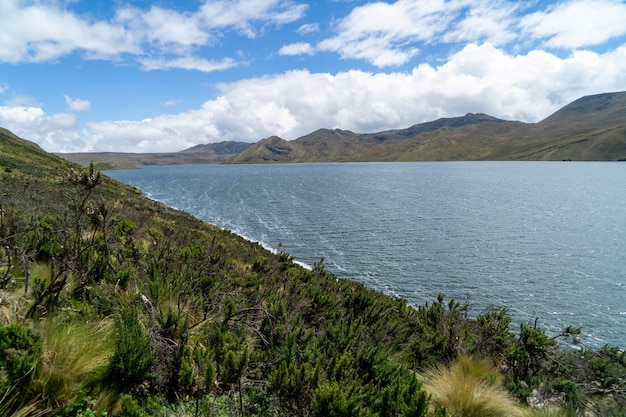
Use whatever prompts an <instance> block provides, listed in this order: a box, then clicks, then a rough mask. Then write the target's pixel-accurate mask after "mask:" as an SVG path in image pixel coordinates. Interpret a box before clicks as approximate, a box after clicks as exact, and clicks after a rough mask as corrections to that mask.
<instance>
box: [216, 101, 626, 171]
mask: <svg viewBox="0 0 626 417" xmlns="http://www.w3.org/2000/svg"><path fill="white" fill-rule="evenodd" d="M624 159H626V92H621V93H607V94H599V95H594V96H586V97H583V98H580V99H578V100H576V101H574V102H573V103H571V104H569V105H567V106H565V107H564V108H562V109H560V110H559V111H557V112H556V113H554V114H552V115H551V116H549V117H548V118H546V119H544V120H542V121H541V122H539V123H522V122H516V121H505V120H501V119H496V118H494V117H491V116H487V115H484V114H472V113H469V114H467V115H465V116H462V117H455V118H445V119H439V120H436V121H433V122H428V123H422V124H418V125H414V126H411V127H409V128H407V129H402V130H391V131H386V132H379V133H375V134H355V133H352V132H345V131H341V130H333V131H330V130H327V129H322V130H318V131H316V132H313V133H311V134H309V135H307V136H303V137H301V138H299V139H296V140H294V141H285V140H283V139H280V138H277V137H271V138H268V139H264V140H261V141H260V142H258V143H256V144H255V145H253V146H251V147H250V148H248V149H246V150H245V151H244V152H242V153H240V154H238V155H236V156H234V157H232V158H231V159H230V160H229V161H228V162H230V163H272V162H321V161H326V162H339V161H451V160H624Z"/></svg>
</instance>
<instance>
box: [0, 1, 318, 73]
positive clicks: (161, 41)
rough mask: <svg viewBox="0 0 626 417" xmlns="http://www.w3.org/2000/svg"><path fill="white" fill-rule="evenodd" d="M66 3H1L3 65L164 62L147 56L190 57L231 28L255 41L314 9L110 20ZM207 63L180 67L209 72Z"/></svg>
mask: <svg viewBox="0 0 626 417" xmlns="http://www.w3.org/2000/svg"><path fill="white" fill-rule="evenodd" d="M64 4H65V2H57V1H53V0H47V1H46V0H43V1H38V2H23V1H21V0H3V1H2V2H0V27H2V34H0V62H9V63H22V62H44V61H50V60H56V59H58V58H60V57H63V56H65V55H69V54H71V53H75V52H79V53H84V55H85V56H86V57H87V58H90V59H115V60H119V59H122V58H123V57H125V56H134V57H139V58H140V59H142V60H143V61H146V60H148V61H150V62H152V61H154V62H160V61H159V60H160V59H161V58H150V59H148V58H147V57H148V56H150V57H154V56H155V55H156V56H158V57H160V56H163V55H167V54H175V55H180V56H182V57H185V56H188V55H189V53H190V51H192V50H193V48H197V47H200V46H210V45H212V44H213V43H214V42H216V40H217V39H218V38H219V37H220V36H221V32H222V31H223V30H225V29H226V30H228V29H232V30H234V31H236V32H239V33H241V34H243V35H245V36H247V37H249V38H254V37H255V36H256V35H257V34H258V33H259V32H262V31H263V28H264V26H265V25H282V24H285V23H289V22H293V21H295V20H297V19H299V18H301V17H302V16H303V14H304V12H305V11H306V9H307V7H308V6H307V5H306V4H297V3H294V2H292V1H287V0H237V1H221V0H207V1H205V2H203V4H201V5H200V6H199V7H198V9H196V10H195V11H189V12H179V11H176V10H173V9H166V8H162V7H157V6H152V7H151V8H149V9H147V10H144V9H139V8H136V7H130V6H124V7H120V8H118V9H116V10H115V13H114V17H113V18H111V19H110V20H108V21H104V20H95V19H94V18H92V17H90V16H87V15H84V16H83V15H80V14H77V13H74V12H72V11H70V10H69V9H66V8H62V5H64ZM181 59H182V58H181ZM174 62H176V61H174ZM207 62H209V61H207ZM207 62H204V63H200V65H187V66H178V67H179V68H187V67H189V69H199V68H200V70H204V69H202V68H206V67H207V65H206V63H207ZM209 66H210V65H209ZM144 68H149V69H160V68H161V66H159V65H144Z"/></svg>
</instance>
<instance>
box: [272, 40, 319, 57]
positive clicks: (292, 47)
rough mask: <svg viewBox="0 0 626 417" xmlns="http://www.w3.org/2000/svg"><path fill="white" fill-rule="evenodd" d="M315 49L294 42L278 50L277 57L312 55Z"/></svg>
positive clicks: (304, 43) (309, 45) (306, 44)
mask: <svg viewBox="0 0 626 417" xmlns="http://www.w3.org/2000/svg"><path fill="white" fill-rule="evenodd" d="M314 52H315V49H314V48H313V46H311V44H309V43H306V42H296V43H290V44H289V45H285V46H283V47H282V48H280V49H279V51H278V55H304V54H307V55H312V54H313V53H314Z"/></svg>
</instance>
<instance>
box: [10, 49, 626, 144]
mask: <svg viewBox="0 0 626 417" xmlns="http://www.w3.org/2000/svg"><path fill="white" fill-rule="evenodd" d="M621 90H626V47H621V48H618V49H616V50H614V51H611V52H608V53H605V54H598V53H595V52H591V51H577V52H575V53H572V54H571V55H570V56H568V57H566V58H560V57H558V56H557V55H554V54H551V53H548V52H545V51H541V50H533V51H530V52H528V53H526V54H519V55H511V54H508V53H506V52H504V51H503V50H502V49H500V48H497V47H495V46H494V45H491V44H488V43H484V44H469V45H467V46H466V47H465V48H463V49H462V50H460V51H459V52H458V53H456V54H454V55H453V56H451V57H450V59H449V60H448V61H447V62H445V63H443V64H442V65H440V66H432V65H428V64H422V65H419V66H417V67H415V68H413V69H412V70H411V71H410V72H391V73H369V72H364V71H357V70H352V71H346V72H340V73H337V74H334V75H333V74H327V73H311V72H309V71H306V70H298V71H289V72H285V73H282V74H278V75H275V76H271V77H269V76H268V77H260V78H251V79H246V80H241V81H237V82H233V83H227V84H221V85H219V91H220V95H219V97H217V98H215V99H214V100H209V101H206V102H205V103H204V104H203V105H202V106H201V107H200V108H197V109H193V110H188V111H185V112H182V113H177V114H169V115H161V116H157V117H154V118H151V119H145V120H139V121H132V120H126V121H104V122H91V123H88V124H87V126H86V127H85V128H84V129H80V131H79V129H78V127H77V126H76V120H75V118H74V117H73V116H72V115H67V114H59V115H46V114H45V113H44V112H43V110H42V109H41V108H33V107H31V108H27V107H14V108H11V107H7V106H5V107H2V108H0V125H3V126H6V127H8V128H9V129H11V128H12V127H13V128H17V129H16V133H18V134H20V133H22V134H23V135H24V137H26V138H29V139H34V140H36V141H37V142H38V143H40V144H41V145H42V146H43V147H44V148H45V149H47V150H51V151H58V150H64V151H85V150H94V151H124V152H161V151H162V152H165V151H179V150H182V149H185V148H188V147H191V146H193V145H196V144H200V143H210V142H218V141H222V140H237V141H246V142H256V141H258V140H260V139H262V138H264V137H268V136H271V135H278V136H281V137H283V138H285V139H295V138H298V137H300V136H302V135H305V134H307V133H310V132H312V131H314V130H316V129H318V128H320V127H327V128H341V129H349V130H352V131H355V132H376V131H380V130H384V129H392V128H401V127H408V126H411V125H413V124H416V123H421V122H425V121H430V120H435V119H437V118H440V117H454V116H460V115H463V114H465V113H468V112H483V113H487V114H490V115H492V116H495V117H500V118H503V119H508V120H521V121H526V122H536V121H539V120H541V119H543V118H545V117H547V116H548V115H550V114H551V113H552V112H554V111H556V110H557V109H559V108H560V107H562V106H564V105H566V104H568V103H569V102H571V101H573V100H575V99H576V98H578V97H580V96H583V95H586V94H596V93H600V92H607V91H621ZM11 112H13V113H12V114H9V113H11ZM79 138H83V139H84V140H79ZM52 139H55V140H56V141H58V142H54V141H52Z"/></svg>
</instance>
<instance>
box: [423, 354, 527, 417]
mask: <svg viewBox="0 0 626 417" xmlns="http://www.w3.org/2000/svg"><path fill="white" fill-rule="evenodd" d="M421 379H422V382H423V386H424V389H425V390H426V391H427V392H428V393H429V394H430V395H431V401H432V403H433V405H435V406H438V407H444V408H445V409H446V412H447V415H448V416H454V417H524V416H526V415H527V412H528V410H527V408H526V407H523V406H521V405H520V404H519V403H517V402H516V401H515V400H514V399H513V398H512V397H511V396H510V395H509V393H508V392H507V391H506V389H504V387H503V386H502V385H501V377H500V375H499V374H498V372H497V371H496V370H495V369H494V368H493V366H491V365H490V364H489V363H488V362H486V361H484V360H475V359H471V358H469V357H465V356H462V357H461V358H459V360H458V361H457V362H455V363H454V364H452V365H451V366H449V367H437V368H432V369H430V370H428V371H426V372H424V373H423V374H422V375H421Z"/></svg>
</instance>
